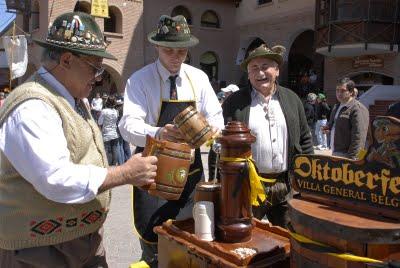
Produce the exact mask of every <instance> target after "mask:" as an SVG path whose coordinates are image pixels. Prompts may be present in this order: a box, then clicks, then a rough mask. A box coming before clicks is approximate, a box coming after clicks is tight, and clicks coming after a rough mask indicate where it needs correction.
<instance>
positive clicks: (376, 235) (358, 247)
mask: <svg viewBox="0 0 400 268" xmlns="http://www.w3.org/2000/svg"><path fill="white" fill-rule="evenodd" d="M289 215H290V219H291V225H292V228H293V230H292V231H294V232H295V233H296V234H299V235H301V237H305V238H308V239H311V240H313V241H316V242H319V243H322V244H324V245H326V246H319V245H315V244H312V243H304V241H302V240H296V239H295V238H294V237H292V238H291V240H290V244H291V256H290V261H291V267H292V268H296V267H301V268H314V267H321V268H322V267H324V268H325V267H332V268H340V267H346V268H358V267H366V265H365V263H364V262H355V261H350V260H346V259H341V258H338V257H337V255H329V254H327V253H348V252H349V253H351V254H353V255H355V256H359V257H368V258H372V259H376V260H400V223H399V221H398V220H389V219H382V217H379V216H372V215H371V216H366V215H365V214H363V213H359V212H358V213H356V212H355V211H350V210H346V209H342V208H337V207H334V206H329V205H323V204H319V203H316V202H313V201H308V200H303V199H292V200H291V201H290V204H289Z"/></svg>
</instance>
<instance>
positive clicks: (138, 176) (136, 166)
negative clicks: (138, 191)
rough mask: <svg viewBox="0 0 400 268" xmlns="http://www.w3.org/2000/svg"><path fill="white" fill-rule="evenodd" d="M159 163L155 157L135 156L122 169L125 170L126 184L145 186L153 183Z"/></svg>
mask: <svg viewBox="0 0 400 268" xmlns="http://www.w3.org/2000/svg"><path fill="white" fill-rule="evenodd" d="M157 161H158V160H157V157H155V156H147V157H143V156H142V154H135V155H133V156H132V157H131V158H130V159H129V160H128V161H126V162H125V164H123V165H122V166H121V168H124V175H125V178H126V183H127V184H132V185H133V186H144V185H148V184H151V183H153V182H154V177H155V176H156V171H157V166H156V164H157Z"/></svg>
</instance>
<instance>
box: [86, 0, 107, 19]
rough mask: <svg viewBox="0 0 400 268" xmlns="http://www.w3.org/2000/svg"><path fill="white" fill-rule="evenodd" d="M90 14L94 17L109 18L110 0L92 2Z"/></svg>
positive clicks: (93, 0)
mask: <svg viewBox="0 0 400 268" xmlns="http://www.w3.org/2000/svg"><path fill="white" fill-rule="evenodd" d="M90 14H91V15H92V16H94V17H101V18H108V17H109V16H108V0H92V8H91V11H90Z"/></svg>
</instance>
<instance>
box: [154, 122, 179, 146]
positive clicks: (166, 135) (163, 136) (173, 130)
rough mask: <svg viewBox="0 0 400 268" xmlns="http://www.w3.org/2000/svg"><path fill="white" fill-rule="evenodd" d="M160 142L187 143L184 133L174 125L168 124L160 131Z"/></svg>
mask: <svg viewBox="0 0 400 268" xmlns="http://www.w3.org/2000/svg"><path fill="white" fill-rule="evenodd" d="M158 135H159V138H160V140H167V141H172V142H178V143H180V142H185V139H184V136H183V134H182V132H181V131H180V130H179V129H178V128H177V127H176V126H174V125H172V124H166V125H165V126H164V127H162V128H161V129H160V132H159V134H158Z"/></svg>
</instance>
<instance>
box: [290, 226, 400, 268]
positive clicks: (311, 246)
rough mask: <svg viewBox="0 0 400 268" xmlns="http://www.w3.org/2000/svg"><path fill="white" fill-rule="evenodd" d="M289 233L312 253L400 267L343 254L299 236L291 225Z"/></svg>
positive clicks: (399, 265)
mask: <svg viewBox="0 0 400 268" xmlns="http://www.w3.org/2000/svg"><path fill="white" fill-rule="evenodd" d="M288 231H289V234H290V236H291V237H292V238H293V239H294V240H296V241H297V242H298V243H299V244H301V245H302V246H304V247H305V248H308V249H310V250H312V251H317V252H319V253H323V254H327V255H329V256H333V257H336V258H339V259H342V260H345V261H352V262H363V263H366V264H368V265H370V266H374V267H388V268H389V267H400V264H399V263H397V262H384V261H381V260H376V259H372V258H368V257H362V256H357V255H354V254H351V253H346V252H342V251H340V250H338V249H336V248H334V247H332V246H329V245H326V244H324V243H321V242H318V241H314V240H312V239H310V238H308V237H305V236H303V235H301V234H298V233H296V232H295V231H294V229H293V227H292V226H291V225H290V224H289V226H288Z"/></svg>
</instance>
